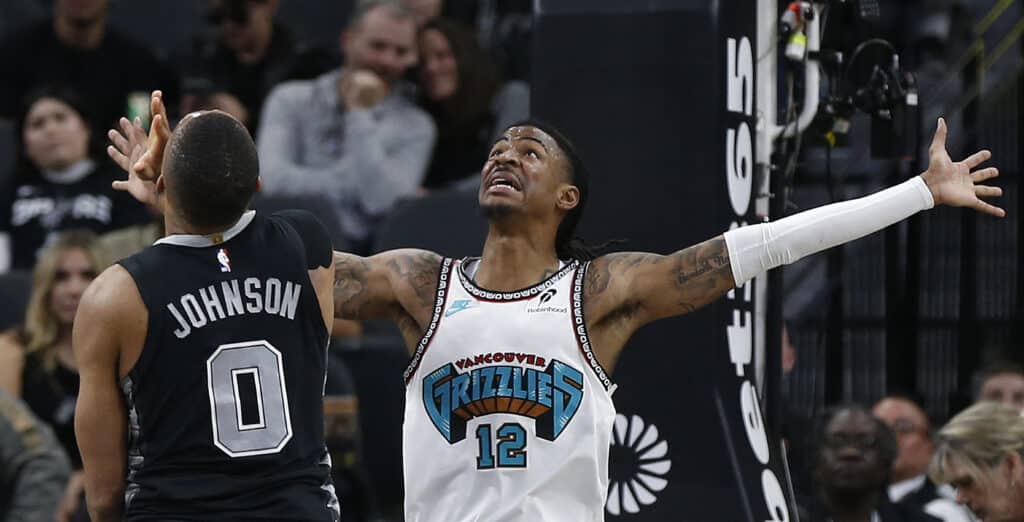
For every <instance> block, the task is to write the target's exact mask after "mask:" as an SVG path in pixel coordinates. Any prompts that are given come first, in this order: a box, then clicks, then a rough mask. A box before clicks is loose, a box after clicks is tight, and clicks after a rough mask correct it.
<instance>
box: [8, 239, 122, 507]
mask: <svg viewBox="0 0 1024 522" xmlns="http://www.w3.org/2000/svg"><path fill="white" fill-rule="evenodd" d="M104 268H106V258H105V256H104V254H103V252H102V251H101V250H100V249H99V247H98V243H97V242H96V240H95V236H94V235H93V234H92V233H91V232H89V231H78V230H76V231H69V232H66V233H64V234H61V236H60V237H59V238H58V239H57V241H55V242H54V243H53V245H51V246H50V247H49V248H48V249H47V250H46V251H45V252H44V253H43V254H42V255H41V256H40V258H39V263H38V264H37V265H36V267H35V270H34V271H33V273H32V287H33V288H32V296H31V298H30V299H29V304H28V310H27V311H26V312H25V324H24V325H23V326H22V327H20V328H17V329H16V330H14V331H9V332H6V333H4V334H3V335H2V336H0V390H4V391H6V392H8V393H11V394H12V395H15V396H19V397H21V398H22V400H24V401H25V403H26V404H27V405H28V406H29V408H31V410H32V412H33V413H35V414H36V416H38V417H39V418H40V419H42V420H43V421H44V422H46V423H48V424H49V425H50V426H51V427H52V428H53V431H54V433H55V434H56V435H57V440H58V441H59V442H60V444H61V446H63V447H64V451H65V452H67V454H68V456H69V457H70V458H71V468H72V470H73V472H72V475H71V480H70V482H69V483H68V487H67V490H66V491H65V494H64V497H63V500H62V501H61V504H60V506H59V511H60V513H61V514H62V516H63V517H71V516H72V515H73V514H76V513H85V502H82V498H83V495H84V486H85V482H84V477H83V475H82V457H81V454H80V453H79V452H78V445H77V444H76V442H75V440H76V439H75V427H74V414H75V402H76V399H77V398H78V371H77V366H76V365H75V358H74V355H73V353H72V351H71V329H72V327H73V325H74V319H75V312H77V311H78V302H79V300H80V299H81V297H82V294H83V293H84V292H85V289H86V287H87V286H89V283H90V282H91V281H92V280H93V279H94V278H95V277H96V275H97V274H99V273H100V272H101V271H102V270H103V269H104ZM63 519H64V520H67V518H63Z"/></svg>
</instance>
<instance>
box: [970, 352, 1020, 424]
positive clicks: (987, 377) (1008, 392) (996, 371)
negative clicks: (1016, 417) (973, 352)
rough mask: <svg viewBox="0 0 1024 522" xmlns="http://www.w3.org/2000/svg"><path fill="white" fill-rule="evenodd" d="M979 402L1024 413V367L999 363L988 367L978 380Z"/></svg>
mask: <svg viewBox="0 0 1024 522" xmlns="http://www.w3.org/2000/svg"><path fill="white" fill-rule="evenodd" d="M978 380H979V382H978V393H977V395H976V397H975V399H976V400H977V401H991V402H998V403H1001V404H1005V405H1007V406H1010V407H1013V408H1017V410H1018V411H1020V412H1022V413H1024V367H1021V366H1020V365H1019V364H1014V363H1011V362H1006V361H999V362H996V363H993V364H991V365H989V366H988V367H986V368H985V369H984V370H982V371H981V373H980V378H979V379H978Z"/></svg>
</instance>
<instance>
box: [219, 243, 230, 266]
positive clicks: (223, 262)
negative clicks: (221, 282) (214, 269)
mask: <svg viewBox="0 0 1024 522" xmlns="http://www.w3.org/2000/svg"><path fill="white" fill-rule="evenodd" d="M217 262H218V263H220V271H221V272H230V271H231V258H230V257H228V249H226V248H222V249H220V250H218V251H217Z"/></svg>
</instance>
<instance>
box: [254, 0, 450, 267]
mask: <svg viewBox="0 0 1024 522" xmlns="http://www.w3.org/2000/svg"><path fill="white" fill-rule="evenodd" d="M342 50H343V51H344V53H345V59H346V65H345V67H343V68H341V69H338V70H335V71H332V72H329V73H327V74H325V75H322V76H320V77H318V78H316V79H315V80H312V81H297V82H290V83H285V84H282V85H280V86H279V87H277V88H276V89H274V90H273V91H272V92H271V93H270V96H269V97H268V98H267V103H266V106H265V107H264V109H263V115H262V121H261V122H260V130H259V133H258V141H257V144H258V148H259V155H260V163H261V164H262V167H263V168H262V169H261V174H262V179H263V192H264V193H265V194H267V195H269V196H273V195H285V196H303V197H324V198H327V199H328V200H329V201H330V202H331V203H332V204H333V205H334V206H335V207H336V208H337V216H336V217H337V219H338V222H339V224H340V226H341V228H342V230H343V232H344V234H345V235H346V239H348V240H349V241H351V242H352V245H349V248H348V249H350V250H352V251H356V252H365V251H366V250H367V247H368V244H369V241H370V237H371V234H372V232H373V228H374V225H375V224H376V223H377V222H378V221H379V220H380V218H381V217H383V216H384V215H385V214H386V213H387V212H388V211H389V210H390V209H391V207H392V206H393V205H394V204H395V202H396V201H397V200H398V199H400V198H402V197H406V196H411V195H413V194H415V193H416V191H417V189H418V188H419V186H420V184H421V183H422V182H423V175H424V173H425V172H426V167H427V162H428V161H429V160H430V150H431V147H433V145H434V133H435V131H434V125H433V123H431V121H430V117H429V116H427V115H426V114H425V113H424V112H423V111H421V110H419V109H418V108H416V107H415V105H413V104H412V102H410V101H409V100H408V99H406V98H405V97H404V96H403V95H402V92H401V91H402V90H403V89H402V87H403V86H402V84H401V78H402V76H403V75H404V74H405V72H406V71H407V70H408V69H409V68H410V67H411V66H412V65H413V64H414V63H415V61H416V26H415V24H414V23H413V18H412V15H411V14H410V12H409V10H408V8H407V7H406V6H405V4H404V3H403V2H401V1H399V0H369V1H366V2H361V3H360V4H359V6H358V7H357V9H356V12H355V13H354V15H353V18H352V21H351V22H350V24H349V26H348V28H347V29H346V30H345V31H344V33H343V34H342ZM336 246H338V245H336Z"/></svg>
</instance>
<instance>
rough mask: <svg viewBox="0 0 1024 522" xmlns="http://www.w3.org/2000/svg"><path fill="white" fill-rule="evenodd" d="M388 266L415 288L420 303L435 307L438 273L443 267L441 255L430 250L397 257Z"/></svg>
mask: <svg viewBox="0 0 1024 522" xmlns="http://www.w3.org/2000/svg"><path fill="white" fill-rule="evenodd" d="M388 267H389V268H390V269H391V271H392V272H394V273H395V274H397V275H398V279H399V280H400V281H403V282H405V283H406V284H408V285H409V287H410V288H412V290H413V295H415V297H416V301H417V304H418V305H422V306H426V307H429V308H433V307H434V300H435V298H436V292H437V273H438V270H440V268H441V256H439V255H437V254H434V253H430V252H419V253H416V254H414V255H409V256H402V257H396V258H394V259H392V260H391V261H389V262H388Z"/></svg>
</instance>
